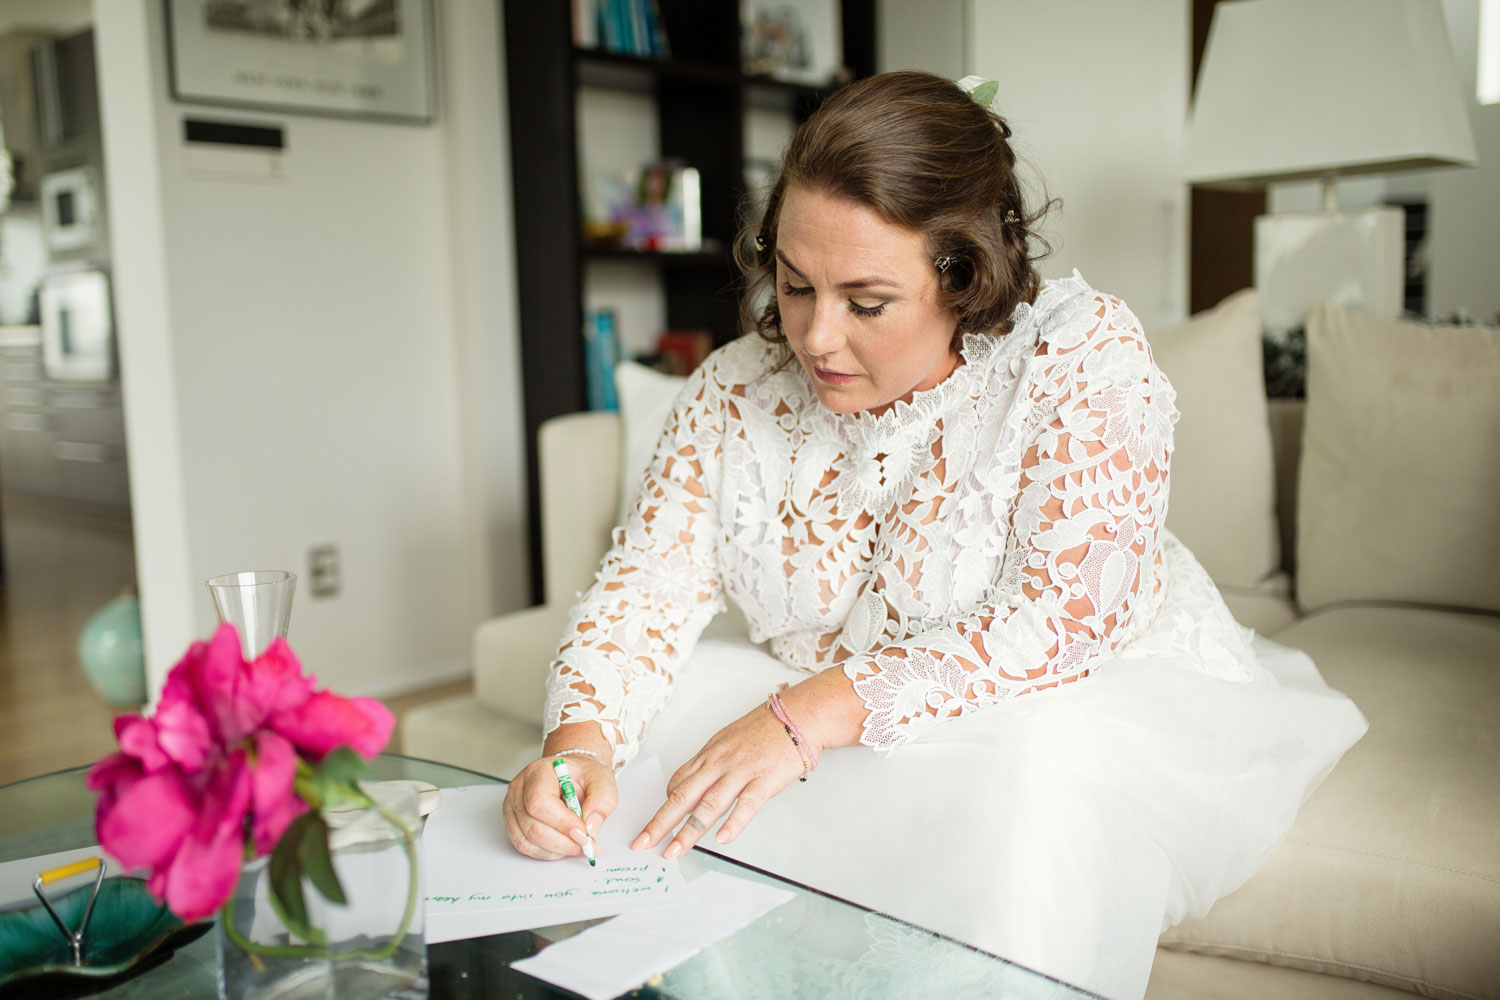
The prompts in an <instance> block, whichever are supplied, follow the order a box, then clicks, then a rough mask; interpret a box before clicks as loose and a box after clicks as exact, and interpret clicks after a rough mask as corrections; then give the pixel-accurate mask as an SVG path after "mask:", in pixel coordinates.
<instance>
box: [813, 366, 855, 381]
mask: <svg viewBox="0 0 1500 1000" xmlns="http://www.w3.org/2000/svg"><path fill="white" fill-rule="evenodd" d="M813 374H815V375H816V376H817V377H818V381H820V382H824V383H826V384H828V385H847V384H848V383H850V382H853V381H854V376H853V375H846V374H844V373H843V372H831V371H829V370H827V369H826V368H819V367H818V366H817V365H814V366H813Z"/></svg>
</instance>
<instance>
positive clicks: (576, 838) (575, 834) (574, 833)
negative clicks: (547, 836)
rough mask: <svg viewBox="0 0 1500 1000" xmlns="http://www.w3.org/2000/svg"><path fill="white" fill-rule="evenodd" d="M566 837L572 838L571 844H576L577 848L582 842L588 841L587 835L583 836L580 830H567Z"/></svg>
mask: <svg viewBox="0 0 1500 1000" xmlns="http://www.w3.org/2000/svg"><path fill="white" fill-rule="evenodd" d="M568 836H570V837H572V838H573V842H574V843H576V844H577V845H578V846H579V847H582V846H583V843H584V841H586V840H588V839H589V838H588V835H587V834H585V833H584V832H583V831H582V830H569V831H568Z"/></svg>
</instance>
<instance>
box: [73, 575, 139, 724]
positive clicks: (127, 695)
mask: <svg viewBox="0 0 1500 1000" xmlns="http://www.w3.org/2000/svg"><path fill="white" fill-rule="evenodd" d="M78 662H79V663H80V664H81V665H82V666H83V673H84V675H85V676H86V677H88V679H89V684H90V685H91V686H92V687H93V689H94V691H95V692H97V693H98V695H99V697H101V698H103V699H104V700H105V701H106V702H108V703H109V704H111V705H116V706H119V707H122V708H138V707H140V706H141V705H144V704H145V703H146V656H145V653H144V652H143V650H142V647H141V602H140V600H139V599H137V598H136V596H135V595H134V594H126V595H125V596H123V597H117V598H115V599H114V600H113V601H110V602H109V603H108V604H106V605H105V606H104V607H102V608H100V609H99V611H98V612H97V613H96V614H95V615H94V617H92V618H90V619H89V620H88V623H87V624H85V625H84V626H83V631H82V632H80V633H79V635H78Z"/></svg>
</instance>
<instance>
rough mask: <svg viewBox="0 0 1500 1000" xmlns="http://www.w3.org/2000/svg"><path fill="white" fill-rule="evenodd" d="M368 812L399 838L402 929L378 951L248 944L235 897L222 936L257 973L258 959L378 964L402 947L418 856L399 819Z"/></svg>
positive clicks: (381, 809) (413, 904)
mask: <svg viewBox="0 0 1500 1000" xmlns="http://www.w3.org/2000/svg"><path fill="white" fill-rule="evenodd" d="M365 805H366V807H367V808H373V809H374V810H375V811H376V812H377V813H379V814H380V816H381V817H382V818H384V819H385V821H386V822H387V823H389V824H390V825H391V826H392V827H394V828H395V829H396V831H397V832H398V833H400V834H401V850H402V852H403V853H404V854H405V855H406V861H407V882H406V908H405V910H404V911H403V912H402V914H401V926H399V927H398V928H396V933H395V934H394V935H392V937H391V939H390V940H389V941H387V942H386V943H385V944H384V945H382V946H380V947H379V948H353V949H350V950H349V951H332V950H330V949H329V948H328V947H327V946H326V945H315V944H261V943H260V942H256V941H251V940H250V939H249V938H247V937H245V936H244V935H243V934H241V933H240V930H239V928H238V927H236V926H235V924H234V895H233V894H232V893H231V894H230V897H229V898H228V899H226V900H225V901H224V908H223V910H222V911H221V912H220V917H219V919H220V920H221V921H222V923H223V925H224V934H225V935H226V936H227V937H228V938H229V940H230V941H231V942H232V943H233V944H234V946H235V947H237V948H239V949H240V950H241V951H243V952H245V954H247V955H249V956H250V961H251V962H252V963H253V964H255V966H256V970H257V971H260V969H261V967H262V966H261V962H260V960H259V958H258V957H257V956H265V957H266V958H312V957H316V956H320V955H324V956H327V957H328V958H329V959H331V960H332V961H338V960H340V959H346V958H366V959H371V960H380V959H386V958H390V957H391V956H392V955H394V954H395V953H396V949H398V948H400V947H401V942H402V941H404V940H405V939H406V935H407V932H408V931H409V930H410V929H411V921H412V917H413V916H415V915H416V912H417V894H418V889H419V887H420V884H421V883H420V878H421V873H420V871H419V870H418V868H417V855H416V850H415V847H416V845H415V838H414V837H413V836H412V832H411V831H410V830H408V829H407V828H406V824H405V823H403V822H402V821H401V818H400V817H399V816H397V815H396V814H395V813H393V812H391V811H390V810H389V809H387V808H386V807H385V806H382V805H380V804H379V803H378V802H376V801H375V800H373V799H368V798H367V799H366V802H365Z"/></svg>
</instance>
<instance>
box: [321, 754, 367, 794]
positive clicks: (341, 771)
mask: <svg viewBox="0 0 1500 1000" xmlns="http://www.w3.org/2000/svg"><path fill="white" fill-rule="evenodd" d="M318 777H319V778H320V779H323V780H325V781H336V782H339V783H340V784H349V785H352V784H354V783H355V782H356V781H362V780H364V781H368V780H370V779H372V778H374V777H375V769H374V768H373V767H371V766H370V762H369V761H367V760H365V759H364V758H363V757H361V756H360V755H359V754H357V753H355V752H354V750H352V749H351V748H349V747H347V746H343V747H336V748H335V749H334V750H332V751H331V752H330V753H329V754H328V756H326V757H324V758H323V760H322V761H321V762H320V763H319V764H318Z"/></svg>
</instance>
